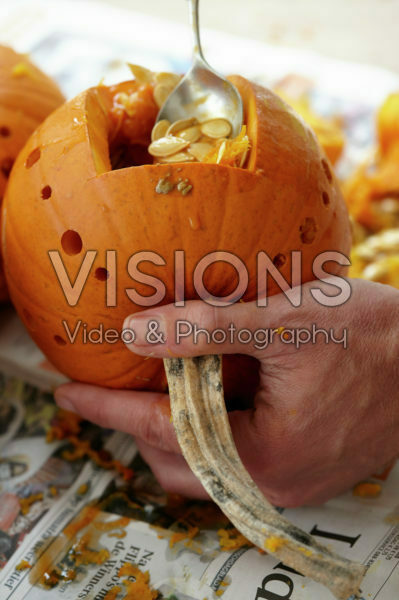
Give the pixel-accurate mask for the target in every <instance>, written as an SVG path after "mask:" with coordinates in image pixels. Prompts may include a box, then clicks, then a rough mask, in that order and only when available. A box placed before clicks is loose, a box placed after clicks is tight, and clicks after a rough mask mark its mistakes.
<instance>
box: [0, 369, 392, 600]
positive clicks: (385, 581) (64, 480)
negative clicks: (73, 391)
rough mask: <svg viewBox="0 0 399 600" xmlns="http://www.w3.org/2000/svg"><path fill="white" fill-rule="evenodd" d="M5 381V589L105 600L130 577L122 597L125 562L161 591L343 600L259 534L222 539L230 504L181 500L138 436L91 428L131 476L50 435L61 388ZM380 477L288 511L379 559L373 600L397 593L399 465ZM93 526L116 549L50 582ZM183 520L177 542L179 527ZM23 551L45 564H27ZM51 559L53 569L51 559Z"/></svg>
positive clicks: (0, 558)
mask: <svg viewBox="0 0 399 600" xmlns="http://www.w3.org/2000/svg"><path fill="white" fill-rule="evenodd" d="M1 386H2V393H1V397H0V406H1V430H0V435H1V437H0V444H1V446H0V456H1V459H0V567H3V568H2V570H1V571H0V598H1V600H22V599H26V600H42V599H43V598H44V597H45V598H48V600H55V599H59V598H66V599H68V600H75V599H82V600H83V599H90V600H102V599H104V598H105V597H106V594H107V592H109V591H110V590H112V588H113V587H114V586H116V585H118V584H119V587H121V593H120V595H118V596H117V598H118V599H119V598H121V599H122V598H123V597H124V593H123V584H122V583H121V579H123V578H121V577H120V576H119V575H118V573H119V570H120V568H121V567H122V566H123V565H124V564H125V563H129V564H134V565H137V566H138V567H139V568H140V569H141V570H142V571H143V572H146V571H148V572H149V575H150V585H151V587H152V588H153V589H154V590H156V591H157V592H158V593H159V596H158V597H159V598H160V599H161V598H164V599H173V600H204V599H205V598H207V600H211V599H213V600H216V599H217V598H219V597H220V596H223V598H224V599H225V600H230V599H231V600H241V599H250V600H252V599H253V600H280V598H281V599H290V600H294V599H295V600H332V598H333V597H332V595H331V593H330V592H329V591H328V590H326V589H325V588H323V587H321V586H320V585H318V584H316V583H314V582H312V581H310V580H308V579H306V578H304V577H302V576H301V575H300V574H299V573H295V572H293V571H292V570H291V569H290V568H288V567H286V566H285V565H283V564H281V563H279V562H278V560H276V559H275V558H273V557H272V556H268V555H267V554H262V553H260V552H259V551H258V550H257V549H256V548H253V547H251V546H250V544H245V543H244V545H242V546H241V547H239V548H237V549H236V550H232V551H230V552H227V551H225V550H222V549H221V542H220V534H219V533H218V532H220V528H221V527H222V528H224V530H225V528H226V527H228V523H226V520H225V519H224V517H223V515H222V514H221V513H219V512H218V509H217V508H216V507H214V506H213V505H212V504H211V503H205V502H195V501H183V500H180V502H179V503H177V505H176V506H173V504H172V505H170V499H169V498H168V497H167V496H166V495H165V494H164V493H163V491H162V490H161V489H160V488H159V486H158V484H157V483H156V482H155V480H154V479H153V477H152V475H151V473H150V472H149V470H148V469H147V467H146V466H145V465H144V463H143V462H142V461H141V459H140V458H139V457H138V456H137V455H136V449H135V446H134V442H133V440H132V439H131V438H129V436H127V435H125V434H121V433H113V432H110V431H106V430H103V429H101V428H99V427H96V426H94V425H90V424H86V429H85V432H84V434H85V439H90V440H91V442H92V443H95V444H96V446H97V447H98V446H99V444H102V445H103V447H104V448H106V449H107V450H109V451H110V452H112V454H113V455H114V457H115V458H119V459H121V460H123V462H124V463H125V464H130V465H131V466H132V467H133V469H134V472H135V477H134V478H133V479H132V481H131V482H129V483H125V482H123V481H122V480H121V479H118V478H117V477H115V473H112V472H110V471H107V470H104V469H102V468H100V467H97V466H95V465H94V464H93V463H92V462H91V461H87V460H84V461H75V462H70V461H69V460H66V459H65V458H63V450H65V447H66V446H67V444H68V442H67V441H65V440H64V441H56V442H51V443H46V437H45V434H46V431H47V429H48V427H49V426H50V424H51V422H52V419H53V418H54V415H55V414H56V410H57V409H56V407H55V405H54V402H53V400H52V397H51V394H49V393H46V392H41V391H39V390H38V389H36V388H34V387H32V386H30V385H28V384H25V383H23V382H21V381H20V380H17V379H5V378H4V377H3V378H2V379H1ZM374 481H375V482H379V484H380V485H381V487H382V493H381V495H380V496H379V497H378V498H374V499H362V498H359V497H355V496H353V495H352V494H351V493H348V494H346V495H343V496H341V497H339V498H336V499H334V500H332V501H330V502H328V503H327V504H326V505H324V506H321V507H312V508H301V509H287V510H282V512H283V513H284V515H285V516H286V517H287V518H288V519H290V520H292V521H293V522H294V523H296V524H297V525H299V526H300V527H301V528H303V529H304V530H305V531H308V532H310V533H312V534H313V535H314V536H316V537H317V538H318V539H319V540H320V541H322V542H324V543H326V544H327V545H328V546H329V547H330V548H332V549H334V550H336V551H337V552H340V553H341V554H342V555H344V556H347V557H348V558H350V559H351V560H355V561H359V562H361V563H363V564H365V565H367V566H368V567H369V570H368V573H367V575H366V578H365V580H364V583H363V587H362V589H363V594H364V600H368V599H374V598H378V600H396V599H397V598H398V597H399V568H398V566H399V505H398V494H397V490H398V485H399V465H397V466H395V467H394V468H392V469H391V470H390V472H389V473H388V472H387V473H385V474H382V475H381V476H380V477H377V478H375V480H374ZM54 489H55V490H56V494H54V491H52V490H54ZM82 489H83V492H82ZM39 492H41V493H42V499H40V501H37V502H34V503H33V504H32V505H31V506H30V507H29V510H28V511H25V514H22V510H21V504H22V503H21V500H22V499H23V498H29V497H31V496H32V494H37V493H39ZM93 501H96V502H95V503H94V504H93ZM93 505H95V506H97V507H98V508H97V510H96V511H95V512H94V515H92V517H91V518H90V519H89V520H88V522H87V524H86V525H85V527H83V528H81V529H80V530H79V529H77V532H76V536H75V537H76V539H74V538H71V537H70V536H69V537H68V536H66V535H65V533H63V532H65V531H66V528H67V527H68V526H69V527H70V526H71V524H73V523H76V522H79V521H80V520H82V515H84V514H85V513H84V511H86V512H87V510H88V508H87V507H88V506H89V507H91V506H93ZM121 517H125V519H124V521H123V524H122V523H121ZM113 522H114V523H115V524H116V525H115V528H116V531H115V528H114V527H112V523H113ZM104 523H106V524H108V525H106V526H104ZM110 524H111V526H110ZM190 527H191V530H192V531H193V532H194V535H192V536H190V534H189V530H190ZM90 528H94V529H96V530H99V531H100V535H99V536H97V538H96V542H95V544H96V547H95V549H97V550H99V549H102V550H104V549H106V550H108V554H107V556H106V557H105V559H104V561H103V562H101V563H100V564H94V565H93V564H88V565H81V566H80V567H79V569H78V574H77V577H76V579H74V580H73V581H66V582H59V583H58V585H56V587H54V588H52V589H50V590H46V591H45V588H43V586H42V585H40V576H41V575H42V572H41V569H40V568H39V569H37V568H36V567H37V565H39V567H40V564H41V563H43V560H45V559H46V557H50V558H49V561H50V564H53V566H56V565H62V564H64V565H65V561H66V562H67V561H68V553H69V552H70V549H71V544H73V543H74V542H76V540H77V539H79V538H80V537H82V536H83V535H84V534H85V533H87V531H88V530H89V529H90ZM182 531H183V534H182V535H180V536H179V535H178V536H177V538H176V541H175V542H174V541H173V537H172V536H173V535H174V534H176V533H178V534H179V533H180V534H181V532H182ZM43 557H44V559H43ZM22 561H27V563H29V565H31V566H33V568H32V569H30V568H29V569H25V570H18V569H17V567H18V566H19V565H21V563H22ZM45 564H46V568H47V570H49V569H50V567H49V562H48V561H47V562H46V560H45ZM35 565H36V567H35ZM44 594H45V596H44Z"/></svg>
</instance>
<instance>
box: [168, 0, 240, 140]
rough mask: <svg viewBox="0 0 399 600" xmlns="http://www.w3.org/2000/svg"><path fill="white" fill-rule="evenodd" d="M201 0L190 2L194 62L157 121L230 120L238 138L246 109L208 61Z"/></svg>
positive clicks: (235, 91)
mask: <svg viewBox="0 0 399 600" xmlns="http://www.w3.org/2000/svg"><path fill="white" fill-rule="evenodd" d="M198 4H199V0H189V5H190V21H191V26H192V30H193V37H194V60H193V64H192V66H191V68H190V70H189V71H188V72H187V74H186V75H185V77H183V79H182V80H181V82H180V83H179V84H178V85H177V87H176V88H175V89H174V90H173V92H172V93H171V94H170V95H169V96H168V98H167V99H166V101H165V103H164V105H163V106H162V107H161V109H160V111H159V113H158V117H157V122H158V121H161V120H164V119H166V120H168V121H169V122H170V123H174V122H175V121H178V120H180V119H187V118H190V117H195V118H197V119H198V121H199V122H203V121H207V120H210V119H227V120H228V121H229V122H230V124H231V126H232V132H231V136H232V137H236V136H237V135H238V134H239V133H240V131H241V127H242V121H243V108H242V100H241V96H240V94H239V93H238V90H237V88H236V87H235V86H234V85H233V84H232V83H230V82H229V81H228V80H227V79H226V78H225V77H222V76H221V75H219V74H218V73H216V72H215V71H214V70H213V69H212V68H211V67H210V66H209V65H208V63H207V62H206V60H205V58H204V56H203V53H202V49H201V42H200V35H199V20H198Z"/></svg>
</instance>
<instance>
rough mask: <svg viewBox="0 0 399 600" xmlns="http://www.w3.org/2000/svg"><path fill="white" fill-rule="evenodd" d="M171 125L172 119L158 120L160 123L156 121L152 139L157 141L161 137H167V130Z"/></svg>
mask: <svg viewBox="0 0 399 600" xmlns="http://www.w3.org/2000/svg"><path fill="white" fill-rule="evenodd" d="M169 126H170V121H168V119H162V120H161V121H158V123H156V124H155V125H154V127H153V129H152V132H151V141H152V142H155V141H156V140H159V139H160V138H163V137H165V135H166V132H167V131H168V129H169Z"/></svg>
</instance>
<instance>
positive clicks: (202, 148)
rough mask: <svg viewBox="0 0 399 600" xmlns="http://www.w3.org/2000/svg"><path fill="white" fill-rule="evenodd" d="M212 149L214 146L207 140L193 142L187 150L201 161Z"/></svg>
mask: <svg viewBox="0 0 399 600" xmlns="http://www.w3.org/2000/svg"><path fill="white" fill-rule="evenodd" d="M212 149H213V146H212V145H211V144H208V143H207V142H197V143H195V144H191V146H190V147H189V148H187V151H188V152H189V153H190V154H192V155H193V156H194V158H196V159H197V160H199V161H200V162H201V161H203V160H204V158H205V156H206V155H207V154H209V152H210V151H211V150H212Z"/></svg>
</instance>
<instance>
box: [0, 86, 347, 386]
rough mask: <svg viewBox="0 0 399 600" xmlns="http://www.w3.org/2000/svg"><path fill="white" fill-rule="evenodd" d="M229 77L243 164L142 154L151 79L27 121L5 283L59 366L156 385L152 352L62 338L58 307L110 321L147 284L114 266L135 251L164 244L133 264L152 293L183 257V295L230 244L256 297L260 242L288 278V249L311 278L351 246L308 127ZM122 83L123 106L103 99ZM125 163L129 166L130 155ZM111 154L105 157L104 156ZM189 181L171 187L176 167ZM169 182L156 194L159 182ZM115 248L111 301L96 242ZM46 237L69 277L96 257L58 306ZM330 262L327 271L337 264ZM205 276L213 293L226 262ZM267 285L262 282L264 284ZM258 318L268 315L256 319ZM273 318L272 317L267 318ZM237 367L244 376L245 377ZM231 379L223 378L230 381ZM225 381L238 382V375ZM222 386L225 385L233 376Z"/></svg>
mask: <svg viewBox="0 0 399 600" xmlns="http://www.w3.org/2000/svg"><path fill="white" fill-rule="evenodd" d="M230 80H231V81H232V82H233V83H234V84H235V85H236V86H237V88H238V90H239V92H240V94H241V96H242V99H243V104H244V120H245V123H246V125H247V132H248V136H249V139H250V141H251V149H250V153H249V156H248V159H247V165H246V168H237V167H230V166H224V165H220V164H205V163H200V162H196V163H188V162H184V163H178V164H171V165H168V164H148V163H149V162H150V161H151V158H150V157H149V155H148V154H147V150H146V148H147V146H148V144H149V142H150V134H151V129H152V126H153V124H154V120H155V118H156V114H157V110H158V109H157V106H156V104H155V103H154V99H153V94H152V91H153V88H152V86H151V84H143V85H140V84H138V83H137V82H135V81H130V82H125V83H123V84H119V85H117V86H113V87H105V86H99V87H96V88H91V89H89V90H88V91H86V92H84V93H82V94H80V95H79V96H77V97H76V98H75V99H74V100H71V101H70V102H68V103H67V104H65V105H64V106H62V107H61V108H60V109H58V110H57V111H56V112H55V113H53V114H52V115H51V116H50V117H49V118H48V119H47V120H46V122H45V123H44V124H43V125H42V126H40V127H39V128H38V129H37V131H36V132H35V133H34V134H33V136H32V137H31V138H30V140H29V142H28V143H27V145H26V146H25V148H24V150H23V152H22V153H21V154H20V155H19V157H18V159H17V161H16V165H15V168H14V169H13V173H12V176H11V178H10V183H9V186H8V189H7V194H6V199H5V203H4V210H3V218H4V232H3V251H4V257H5V267H6V275H7V281H8V284H9V289H10V294H11V297H12V300H13V302H14V304H15V307H16V309H17V311H18V312H19V314H20V316H21V318H22V319H23V321H24V323H25V325H26V327H27V328H28V330H29V332H30V334H31V336H32V337H33V339H34V340H35V341H36V342H37V344H38V345H39V347H40V348H41V349H42V350H43V352H44V353H45V354H46V355H47V356H48V357H49V359H50V360H51V361H52V362H53V364H54V365H56V366H57V367H58V368H59V369H60V370H61V371H63V372H64V373H65V374H67V375H69V376H70V377H71V378H74V379H77V380H80V381H84V382H94V383H96V384H100V385H104V386H109V387H120V388H123V387H125V388H137V389H155V390H157V389H164V386H165V378H164V373H163V365H162V362H161V361H159V360H156V359H151V358H150V359H148V360H145V359H143V358H142V357H139V356H135V355H134V354H132V353H131V352H129V351H128V350H127V349H126V347H125V346H124V344H123V342H122V341H118V342H117V343H115V344H107V343H104V344H98V345H96V344H90V343H84V340H83V339H82V336H81V332H82V329H80V330H79V331H80V333H79V334H78V336H77V338H76V340H75V342H74V343H73V344H71V343H70V342H69V341H68V338H67V336H66V332H65V328H64V326H63V324H62V320H63V319H64V320H66V321H67V323H68V327H69V328H70V329H73V328H74V326H75V324H76V323H77V322H78V320H81V321H82V324H83V323H86V324H87V330H89V329H91V328H93V327H98V325H99V323H102V324H103V326H104V328H105V329H109V328H115V329H117V330H120V329H121V327H122V323H123V320H124V318H125V317H126V316H127V315H128V314H131V313H132V312H135V311H137V310H142V307H140V306H136V305H135V304H134V303H133V302H132V301H131V300H130V299H129V297H128V296H127V294H126V289H129V288H132V287H134V288H135V290H136V291H137V292H139V293H140V294H142V295H149V294H151V293H153V288H152V287H149V286H148V285H146V284H144V283H139V282H134V283H133V281H132V279H131V278H130V276H129V274H128V272H127V270H126V265H127V262H128V259H129V257H130V256H131V255H132V254H133V253H135V252H138V251H143V250H149V251H152V252H156V253H158V254H159V255H160V256H161V257H163V259H164V261H165V263H166V264H165V265H163V266H156V265H154V264H152V263H144V265H142V266H141V270H142V271H144V272H145V273H147V274H150V275H153V276H157V277H159V278H160V279H162V281H163V282H164V283H165V286H166V296H165V298H164V299H163V302H164V303H167V302H171V301H173V299H174V295H173V294H174V268H173V264H174V251H175V250H184V251H185V258H186V265H185V269H186V278H185V297H186V299H190V298H196V297H197V294H196V291H195V289H194V287H193V282H192V273H193V271H194V269H195V266H196V264H197V262H198V261H199V260H200V259H201V258H202V257H203V256H205V255H206V254H207V253H209V252H212V251H215V250H224V251H229V252H232V253H234V254H236V255H238V256H239V257H240V258H241V260H242V261H243V262H244V263H245V265H246V266H247V268H248V271H249V274H250V279H249V285H248V288H247V291H246V294H245V296H244V299H245V300H251V299H254V298H255V296H256V276H255V270H256V256H257V253H258V251H259V250H264V251H265V252H267V253H268V255H269V256H270V257H271V258H274V262H275V264H276V265H278V266H279V268H280V271H281V273H282V274H283V275H284V276H285V277H286V278H287V279H289V278H290V267H291V261H290V253H291V251H293V250H301V251H302V253H303V281H309V280H311V279H313V277H314V276H313V273H312V261H313V258H314V257H315V256H316V255H318V254H319V253H320V252H323V251H325V250H338V251H342V252H344V253H346V254H347V253H348V252H349V249H350V237H351V235H350V226H349V221H348V215H347V210H346V206H345V203H344V201H343V199H342V196H341V193H340V191H339V188H338V185H337V183H336V180H335V178H334V175H333V174H332V171H331V168H330V166H329V163H328V161H327V160H326V158H325V156H324V155H323V154H322V152H321V150H320V147H319V145H318V143H317V141H316V138H315V135H314V134H313V133H312V131H311V130H310V129H309V128H308V126H307V125H306V124H305V123H304V122H303V121H302V120H301V119H299V118H298V117H297V116H296V115H295V113H294V112H293V111H292V109H290V108H289V107H288V106H287V105H286V104H285V103H284V102H283V101H282V100H281V99H280V98H279V97H278V96H276V95H275V94H273V93H272V92H270V91H269V90H267V89H265V88H263V87H260V86H258V85H255V84H253V83H251V82H249V81H247V80H245V79H244V78H242V77H240V76H233V77H231V78H230ZM121 91H123V93H126V94H128V97H129V98H130V99H131V102H130V103H129V106H130V110H129V112H128V113H127V112H123V111H122V110H121V109H120V107H117V106H116V105H115V101H114V100H115V96H116V94H119V93H120V92H121ZM132 165H134V166H132ZM113 167H114V168H113ZM180 179H181V180H185V179H187V180H188V181H189V183H190V185H192V189H191V190H190V192H189V193H187V194H186V195H184V194H182V193H180V192H179V189H178V187H177V185H175V184H176V183H177V182H178V181H179V180H180ZM165 180H168V181H170V182H172V185H173V189H170V190H169V193H163V194H162V193H159V191H160V188H159V182H160V181H165ZM113 249H114V250H116V251H117V268H118V270H117V274H118V278H117V285H116V293H117V306H115V307H106V305H105V286H106V284H107V283H108V284H109V285H110V284H111V282H110V280H111V278H112V277H113V275H112V277H110V278H109V279H108V280H107V281H104V280H106V279H107V276H109V275H110V273H107V272H106V270H105V269H106V264H105V252H106V251H107V250H113ZM49 250H58V251H59V253H60V255H61V257H62V260H63V263H64V265H65V269H66V271H67V272H68V274H69V277H70V278H71V280H72V281H73V280H74V278H75V277H76V275H77V273H78V272H79V268H80V265H81V263H82V260H83V257H84V255H85V252H86V250H96V251H97V255H96V258H95V262H94V264H93V267H92V269H91V272H90V275H89V277H88V280H87V283H86V286H85V287H84V289H83V292H82V294H81V297H80V300H79V302H78V304H77V305H76V306H69V305H68V304H67V302H66V300H65V296H64V293H63V291H62V289H61V286H60V285H59V283H58V281H57V278H56V275H55V272H54V269H53V267H52V265H51V263H50V260H49V256H48V251H49ZM331 272H334V273H339V272H342V269H341V268H340V267H339V266H338V265H333V266H332V267H331ZM206 285H207V287H208V289H209V290H210V291H211V292H212V294H214V295H218V296H224V295H226V294H228V293H229V292H231V291H232V290H233V289H234V288H235V285H236V280H235V272H234V270H233V269H232V268H230V267H226V264H225V263H221V262H219V263H215V264H214V265H213V266H212V267H210V268H209V270H208V271H207V273H206ZM277 291H279V288H278V287H277V285H276V284H275V283H274V282H273V281H272V282H271V283H270V288H269V294H271V293H276V292H277ZM269 325H270V324H269ZM275 325H276V326H278V325H281V323H278V324H275ZM229 361H231V362H233V363H234V368H233V369H232V370H230V371H228V373H230V375H232V374H233V375H237V374H238V376H239V378H241V380H242V379H243V371H245V369H246V368H247V367H246V365H247V363H243V362H241V361H238V364H239V366H240V368H241V371H239V369H237V360H236V359H235V358H234V357H232V358H229ZM244 380H245V377H244ZM231 381H232V380H231ZM234 381H237V377H236V378H235V380H234ZM232 385H233V384H232Z"/></svg>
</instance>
